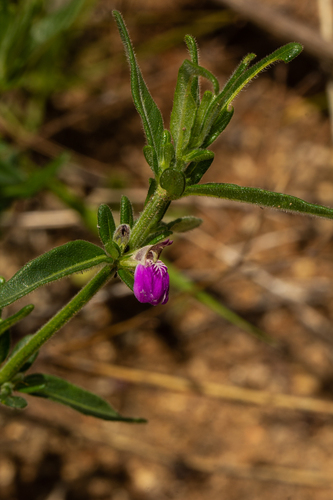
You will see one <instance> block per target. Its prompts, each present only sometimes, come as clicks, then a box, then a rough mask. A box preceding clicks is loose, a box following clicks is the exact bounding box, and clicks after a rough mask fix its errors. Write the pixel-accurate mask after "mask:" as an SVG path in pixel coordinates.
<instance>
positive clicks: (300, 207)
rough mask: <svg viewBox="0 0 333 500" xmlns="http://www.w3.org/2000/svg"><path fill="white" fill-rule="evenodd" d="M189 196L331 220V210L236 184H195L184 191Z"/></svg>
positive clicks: (332, 214)
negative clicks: (248, 204) (239, 202)
mask: <svg viewBox="0 0 333 500" xmlns="http://www.w3.org/2000/svg"><path fill="white" fill-rule="evenodd" d="M190 195H197V196H212V197H214V198H223V199H227V200H233V201H241V202H244V203H253V204H255V205H259V206H260V207H270V208H276V209H278V210H283V211H287V212H296V213H301V214H308V215H317V216H319V217H326V218H327V219H333V208H329V207H324V206H322V205H315V204H313V203H308V202H307V201H304V200H301V199H300V198H296V197H295V196H291V195H289V194H282V193H275V192H273V191H266V190H264V189H259V188H252V187H241V186H237V185H236V184H219V183H216V184H215V183H208V184H195V185H193V186H189V187H187V188H186V190H185V193H184V196H190Z"/></svg>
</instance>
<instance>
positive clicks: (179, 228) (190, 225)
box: [167, 215, 202, 233]
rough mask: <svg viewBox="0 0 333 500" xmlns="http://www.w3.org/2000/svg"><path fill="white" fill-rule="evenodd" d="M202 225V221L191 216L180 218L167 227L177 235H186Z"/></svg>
mask: <svg viewBox="0 0 333 500" xmlns="http://www.w3.org/2000/svg"><path fill="white" fill-rule="evenodd" d="M200 224H202V219H199V218H198V217H193V216H192V215H189V216H185V217H179V218H178V219H175V220H173V221H172V222H169V223H168V224H167V226H168V228H170V229H171V230H172V231H173V232H175V233H185V232H186V231H191V230H192V229H195V228H196V227H199V226H200Z"/></svg>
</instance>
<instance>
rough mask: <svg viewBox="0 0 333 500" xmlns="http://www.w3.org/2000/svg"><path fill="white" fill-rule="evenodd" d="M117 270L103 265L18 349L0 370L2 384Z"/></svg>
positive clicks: (0, 382)
mask: <svg viewBox="0 0 333 500" xmlns="http://www.w3.org/2000/svg"><path fill="white" fill-rule="evenodd" d="M115 272H116V270H115V269H114V268H112V267H110V266H105V267H103V268H102V269H101V270H100V271H99V272H98V273H97V274H96V275H95V276H94V277H93V278H92V280H90V281H89V283H87V285H86V286H85V287H83V288H82V289H81V290H80V291H79V293H78V294H77V295H75V297H73V299H72V300H71V301H70V302H69V303H68V304H67V305H66V306H65V307H64V308H63V309H61V311H59V312H58V313H57V314H56V315H55V316H53V318H51V319H50V320H49V321H48V322H47V323H46V324H45V325H44V326H43V327H42V328H41V329H40V330H38V332H36V333H35V335H34V336H33V337H32V338H31V339H30V340H29V341H28V343H27V344H26V345H25V346H24V347H22V348H21V349H20V350H19V351H17V353H16V354H14V356H13V357H12V358H10V359H9V360H8V361H7V363H6V364H5V365H4V366H3V368H2V369H1V370H0V385H1V384H3V383H4V382H8V381H9V380H11V379H12V378H13V377H14V376H15V375H16V374H17V372H18V371H19V369H20V368H21V366H23V365H24V363H25V362H26V361H27V360H28V359H29V358H30V356H32V355H33V354H34V353H35V352H37V351H38V349H39V348H40V347H41V346H42V345H43V344H44V343H45V342H46V341H47V340H49V339H50V338H51V337H52V335H53V334H54V333H55V332H57V331H58V330H60V328H61V327H62V326H64V325H65V323H67V321H69V320H70V319H71V318H72V317H73V316H74V315H75V314H76V313H77V312H78V311H79V310H80V309H82V307H83V306H84V305H85V304H86V303H87V302H88V301H89V300H90V299H91V298H92V296H93V295H95V294H96V293H97V292H98V290H99V289H100V288H102V286H103V285H105V283H106V282H107V281H108V280H109V279H111V278H112V277H113V276H114V275H115Z"/></svg>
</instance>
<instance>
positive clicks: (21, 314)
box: [0, 304, 34, 337]
mask: <svg viewBox="0 0 333 500" xmlns="http://www.w3.org/2000/svg"><path fill="white" fill-rule="evenodd" d="M33 308H34V305H33V304H29V305H28V306H25V307H23V308H22V309H21V310H20V311H18V312H17V313H15V314H13V315H12V316H10V317H9V318H6V319H4V320H3V321H1V320H0V337H1V335H3V333H4V332H6V330H8V329H9V328H11V327H12V326H13V325H15V324H16V323H18V322H19V321H21V320H22V319H23V318H25V317H26V316H28V314H30V313H31V311H32V310H33Z"/></svg>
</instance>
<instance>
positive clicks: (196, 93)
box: [185, 35, 200, 107]
mask: <svg viewBox="0 0 333 500" xmlns="http://www.w3.org/2000/svg"><path fill="white" fill-rule="evenodd" d="M185 43H186V45H187V48H188V51H189V53H190V57H191V61H192V62H193V63H194V64H199V54H198V46H197V44H196V41H195V39H194V37H193V36H191V35H185ZM191 93H192V96H193V99H194V101H195V103H196V105H197V107H198V106H199V104H200V89H199V78H198V77H197V76H195V77H194V78H193V80H192V85H191Z"/></svg>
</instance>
